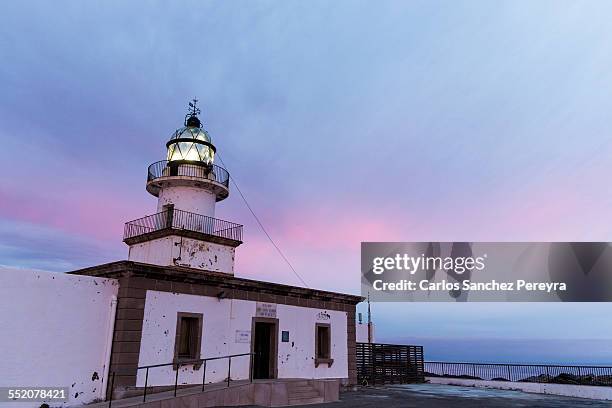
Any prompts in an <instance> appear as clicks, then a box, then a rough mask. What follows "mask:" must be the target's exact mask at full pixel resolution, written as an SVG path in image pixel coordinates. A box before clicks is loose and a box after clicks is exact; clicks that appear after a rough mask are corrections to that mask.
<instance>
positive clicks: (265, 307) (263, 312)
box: [255, 302, 276, 319]
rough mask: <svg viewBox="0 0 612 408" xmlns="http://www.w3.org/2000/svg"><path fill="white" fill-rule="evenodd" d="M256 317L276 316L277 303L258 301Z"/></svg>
mask: <svg viewBox="0 0 612 408" xmlns="http://www.w3.org/2000/svg"><path fill="white" fill-rule="evenodd" d="M255 316H256V317H270V318H273V319H275V318H276V303H262V302H257V308H256V310H255Z"/></svg>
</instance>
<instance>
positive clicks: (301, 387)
mask: <svg viewBox="0 0 612 408" xmlns="http://www.w3.org/2000/svg"><path fill="white" fill-rule="evenodd" d="M287 389H288V390H289V391H304V390H314V387H313V386H312V385H296V386H293V387H287Z"/></svg>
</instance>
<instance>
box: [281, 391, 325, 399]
mask: <svg viewBox="0 0 612 408" xmlns="http://www.w3.org/2000/svg"><path fill="white" fill-rule="evenodd" d="M312 397H320V395H319V392H318V391H317V390H314V389H311V390H304V391H297V392H295V391H290V392H289V398H312Z"/></svg>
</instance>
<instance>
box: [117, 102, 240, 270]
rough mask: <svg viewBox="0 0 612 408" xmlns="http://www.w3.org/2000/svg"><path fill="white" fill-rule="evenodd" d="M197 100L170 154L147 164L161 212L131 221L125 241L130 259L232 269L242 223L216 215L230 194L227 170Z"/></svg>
mask: <svg viewBox="0 0 612 408" xmlns="http://www.w3.org/2000/svg"><path fill="white" fill-rule="evenodd" d="M196 105H197V100H196V99H194V100H193V101H192V102H190V103H189V113H188V114H187V115H186V117H185V122H184V126H183V127H181V128H179V129H177V130H176V131H175V132H174V133H173V134H172V136H171V137H170V140H169V141H168V143H166V148H167V150H168V152H167V159H166V160H162V161H158V162H156V163H153V164H151V165H150V166H149V171H148V175H147V191H148V192H149V193H151V194H152V195H154V196H155V197H157V198H158V203H157V213H156V214H153V215H149V216H146V217H143V218H140V219H138V220H134V221H130V222H128V223H127V224H126V225H125V231H124V237H123V241H124V242H125V243H126V244H128V245H129V247H130V249H129V255H128V260H130V261H135V262H142V263H148V264H154V265H162V266H168V265H173V266H185V267H189V268H195V269H202V270H206V271H214V272H223V273H228V274H233V273H234V254H235V249H236V247H237V246H238V245H240V244H241V243H242V225H239V224H235V223H232V222H229V221H223V220H219V219H216V218H214V217H215V205H216V203H217V202H218V201H222V200H224V199H225V198H227V197H228V195H229V173H228V172H227V170H225V169H224V168H222V167H219V166H217V165H215V164H214V158H215V152H216V148H215V146H214V145H213V144H212V140H211V138H210V136H209V134H208V132H207V131H206V130H204V128H203V127H202V123H201V121H200V119H199V118H198V115H199V114H200V110H199V109H198V108H197V106H196Z"/></svg>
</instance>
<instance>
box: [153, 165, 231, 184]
mask: <svg viewBox="0 0 612 408" xmlns="http://www.w3.org/2000/svg"><path fill="white" fill-rule="evenodd" d="M174 176H186V177H195V178H200V179H205V180H211V181H214V182H217V183H219V184H222V185H224V186H225V187H227V188H229V178H230V176H229V173H228V172H227V170H225V169H224V168H223V167H220V166H217V165H216V164H211V165H200V164H190V163H186V162H176V161H175V162H170V161H168V160H161V161H158V162H155V163H153V164H151V165H150V166H149V170H148V172H147V182H149V181H152V180H155V179H159V178H163V177H174Z"/></svg>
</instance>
